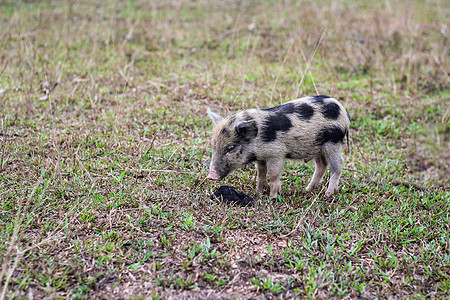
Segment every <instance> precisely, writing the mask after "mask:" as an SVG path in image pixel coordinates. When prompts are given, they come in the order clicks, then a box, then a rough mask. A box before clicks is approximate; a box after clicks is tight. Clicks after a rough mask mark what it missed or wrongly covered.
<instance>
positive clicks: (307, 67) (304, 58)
mask: <svg viewBox="0 0 450 300" xmlns="http://www.w3.org/2000/svg"><path fill="white" fill-rule="evenodd" d="M323 35H324V33H323V32H322V34H321V35H320V38H319V41H318V42H317V44H316V47H315V48H314V52H313V54H312V56H311V58H310V59H309V60H308V61H306V57H305V55H304V53H303V51H302V49H301V48H300V53H301V54H302V56H303V60H304V61H305V62H306V68H305V71H304V72H303V75H302V78H301V79H300V82H299V84H298V86H297V98H298V96H299V93H300V87H301V86H302V83H303V80H304V79H305V75H306V73H307V72H308V70H309V67H310V66H311V63H312V61H313V59H314V56H315V55H316V52H317V49H319V46H320V44H321V43H322V38H323Z"/></svg>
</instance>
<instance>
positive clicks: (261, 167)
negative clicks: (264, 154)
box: [256, 160, 267, 192]
mask: <svg viewBox="0 0 450 300" xmlns="http://www.w3.org/2000/svg"><path fill="white" fill-rule="evenodd" d="M256 168H257V169H258V185H257V186H256V190H257V191H258V192H262V191H264V190H265V188H266V186H267V163H266V161H265V160H258V161H257V162H256Z"/></svg>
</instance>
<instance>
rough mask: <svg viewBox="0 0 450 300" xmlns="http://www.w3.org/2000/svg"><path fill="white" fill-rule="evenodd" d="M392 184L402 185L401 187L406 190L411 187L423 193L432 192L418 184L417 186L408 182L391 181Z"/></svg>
mask: <svg viewBox="0 0 450 300" xmlns="http://www.w3.org/2000/svg"><path fill="white" fill-rule="evenodd" d="M392 184H393V185H403V186H405V187H407V188H410V187H413V188H415V189H418V190H424V191H430V190H432V189H431V188H429V187H426V186H423V185H420V184H417V183H414V182H408V181H400V180H392Z"/></svg>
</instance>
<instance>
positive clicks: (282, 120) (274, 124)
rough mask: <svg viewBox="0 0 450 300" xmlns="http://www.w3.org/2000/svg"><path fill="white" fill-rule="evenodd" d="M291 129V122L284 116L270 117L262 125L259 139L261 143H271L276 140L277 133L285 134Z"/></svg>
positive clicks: (275, 115)
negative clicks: (282, 132)
mask: <svg viewBox="0 0 450 300" xmlns="http://www.w3.org/2000/svg"><path fill="white" fill-rule="evenodd" d="M291 128H292V122H291V120H289V118H288V117H286V116H285V115H282V114H274V115H270V116H268V117H267V119H266V120H265V122H264V124H263V127H262V133H261V138H262V140H263V142H266V143H267V142H272V141H274V140H276V139H277V131H284V132H286V131H288V130H289V129H291Z"/></svg>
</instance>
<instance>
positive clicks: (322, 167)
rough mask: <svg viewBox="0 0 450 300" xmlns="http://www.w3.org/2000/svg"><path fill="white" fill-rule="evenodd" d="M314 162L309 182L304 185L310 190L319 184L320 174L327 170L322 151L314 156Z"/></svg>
mask: <svg viewBox="0 0 450 300" xmlns="http://www.w3.org/2000/svg"><path fill="white" fill-rule="evenodd" d="M314 164H315V166H316V168H315V170H314V175H313V177H312V178H311V182H310V183H309V185H308V186H307V187H306V190H307V191H311V190H313V189H315V188H316V187H317V186H318V185H319V183H320V180H322V176H323V174H324V173H325V171H326V170H327V166H328V163H327V160H326V158H325V157H324V155H323V154H322V153H319V154H317V156H316V157H315V158H314Z"/></svg>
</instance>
